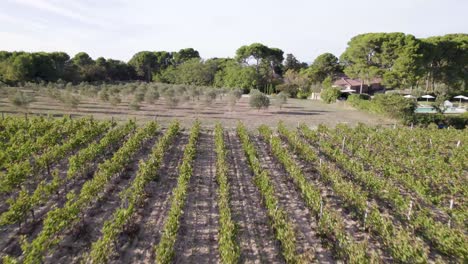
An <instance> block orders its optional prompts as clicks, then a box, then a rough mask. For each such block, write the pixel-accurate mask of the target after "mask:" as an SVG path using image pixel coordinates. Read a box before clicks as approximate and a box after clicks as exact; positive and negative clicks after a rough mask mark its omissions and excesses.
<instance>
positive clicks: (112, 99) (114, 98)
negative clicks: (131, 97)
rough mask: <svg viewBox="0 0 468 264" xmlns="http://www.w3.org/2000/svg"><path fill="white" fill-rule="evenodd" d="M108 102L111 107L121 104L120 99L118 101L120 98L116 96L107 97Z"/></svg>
mask: <svg viewBox="0 0 468 264" xmlns="http://www.w3.org/2000/svg"><path fill="white" fill-rule="evenodd" d="M109 102H110V103H111V105H112V106H116V105H118V104H120V103H121V102H122V99H120V96H119V95H118V94H113V95H111V96H110V97H109Z"/></svg>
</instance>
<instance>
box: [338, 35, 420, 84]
mask: <svg viewBox="0 0 468 264" xmlns="http://www.w3.org/2000/svg"><path fill="white" fill-rule="evenodd" d="M420 56H421V55H420V54H419V42H418V41H417V40H416V38H415V37H414V36H412V35H405V34H403V33H368V34H361V35H357V36H355V37H353V38H352V39H351V41H350V42H349V43H348V47H347V48H346V50H345V52H344V53H343V54H342V55H341V62H342V63H343V64H344V65H345V69H344V72H345V73H346V75H348V76H349V77H352V78H360V79H361V91H360V92H362V85H363V84H364V82H366V83H367V84H369V83H370V81H371V80H372V79H373V78H376V77H382V78H383V81H384V83H385V84H387V85H389V86H392V87H395V88H407V87H413V86H415V85H416V83H417V80H418V69H419V67H418V60H419V58H420Z"/></svg>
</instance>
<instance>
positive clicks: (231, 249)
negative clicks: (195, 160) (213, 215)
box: [215, 123, 240, 263]
mask: <svg viewBox="0 0 468 264" xmlns="http://www.w3.org/2000/svg"><path fill="white" fill-rule="evenodd" d="M215 149H216V155H217V159H216V180H217V182H218V185H219V194H218V206H219V215H220V216H219V229H220V231H219V251H220V255H221V260H222V262H223V263H237V262H238V261H239V257H240V252H239V245H238V244H237V242H236V239H235V235H236V232H235V229H236V228H235V223H234V222H233V221H232V218H231V209H230V208H229V183H228V178H227V171H228V166H227V164H226V148H225V145H224V130H223V127H222V126H221V124H219V123H218V124H216V126H215Z"/></svg>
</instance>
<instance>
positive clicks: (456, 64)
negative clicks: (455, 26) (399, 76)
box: [421, 34, 468, 90]
mask: <svg viewBox="0 0 468 264" xmlns="http://www.w3.org/2000/svg"><path fill="white" fill-rule="evenodd" d="M421 46H422V71H423V72H424V75H425V76H424V80H425V87H426V89H429V88H432V89H434V86H435V84H436V83H442V84H445V85H447V86H450V87H453V88H457V89H464V90H468V34H448V35H445V36H438V37H430V38H427V39H422V43H421Z"/></svg>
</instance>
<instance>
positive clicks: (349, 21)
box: [0, 0, 468, 62]
mask: <svg viewBox="0 0 468 264" xmlns="http://www.w3.org/2000/svg"><path fill="white" fill-rule="evenodd" d="M467 12H468V0H385V1H384V0H320V1H318V0H308V1H307V0H302V1H299V0H287V1H284V0H283V1H279V0H269V1H264V0H259V1H255V0H232V1H223V0H183V1H182V0H166V1H159V0H135V1H132V0H0V50H8V51H13V50H24V51H65V52H67V53H68V54H69V55H70V56H73V55H74V54H76V53H77V52H80V51H85V52H87V53H88V54H89V55H90V56H92V57H93V58H94V59H96V58H97V57H100V56H103V57H106V58H114V59H120V60H124V61H127V60H129V59H130V58H131V56H132V55H133V54H134V53H136V52H138V51H142V50H151V51H157V50H166V51H177V50H179V49H181V48H187V47H192V48H194V49H196V50H198V51H199V52H200V55H201V56H202V57H203V58H211V57H234V56H235V51H236V49H237V48H239V47H240V46H242V45H246V44H251V43H253V42H260V43H263V44H265V45H267V46H270V47H277V48H281V49H282V50H283V51H284V52H285V54H286V53H293V54H294V55H295V56H296V57H297V58H298V59H300V60H301V61H306V62H312V61H313V60H314V59H315V57H316V56H318V55H320V54H322V53H324V52H331V53H333V54H335V55H337V56H339V55H340V54H341V53H342V52H343V51H344V50H345V48H346V44H347V42H348V41H349V40H350V39H351V37H353V36H354V35H357V34H360V33H366V32H404V33H409V34H413V35H415V36H416V37H428V36H433V35H444V34H447V33H468V15H467Z"/></svg>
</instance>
